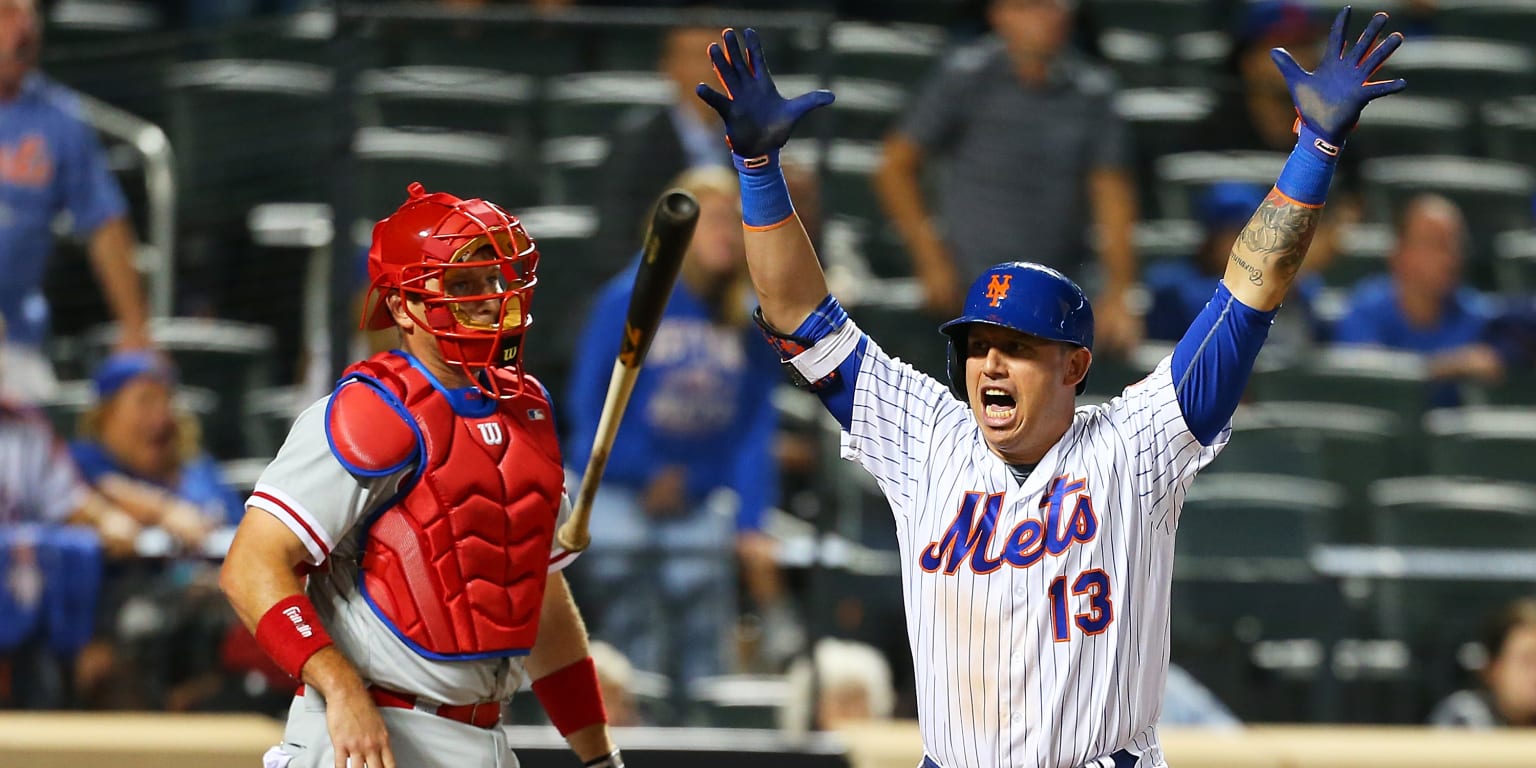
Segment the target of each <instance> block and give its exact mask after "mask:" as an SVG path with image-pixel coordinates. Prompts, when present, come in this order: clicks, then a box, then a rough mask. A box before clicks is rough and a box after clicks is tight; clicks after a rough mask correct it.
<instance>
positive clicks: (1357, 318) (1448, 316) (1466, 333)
mask: <svg viewBox="0 0 1536 768" xmlns="http://www.w3.org/2000/svg"><path fill="white" fill-rule="evenodd" d="M1489 317H1490V307H1489V304H1488V301H1487V300H1486V299H1484V298H1483V297H1482V296H1481V295H1479V294H1478V293H1477V291H1474V290H1472V289H1471V288H1465V287H1463V288H1457V289H1456V291H1455V292H1454V293H1452V294H1451V295H1450V296H1447V297H1446V299H1445V308H1444V309H1443V310H1442V311H1441V313H1440V320H1439V322H1437V323H1436V324H1435V325H1433V326H1431V327H1428V328H1419V327H1415V326H1413V325H1411V324H1409V322H1408V318H1406V317H1404V316H1403V310H1402V306H1401V305H1400V304H1399V303H1398V300H1397V285H1396V284H1395V283H1393V282H1392V278H1391V277H1389V276H1387V275H1377V276H1375V277H1368V278H1366V279H1364V280H1361V281H1360V282H1359V284H1357V285H1356V286H1355V290H1354V291H1353V292H1352V293H1351V294H1350V296H1349V310H1348V311H1347V312H1345V313H1344V317H1343V318H1342V319H1340V320H1339V322H1338V325H1336V326H1335V327H1334V335H1333V338H1334V341H1336V342H1338V343H1340V344H1372V345H1375V346H1381V347H1388V348H1391V349H1401V350H1406V351H1409V352H1424V353H1430V352H1443V351H1445V350H1448V349H1455V348H1456V347H1460V346H1463V345H1466V344H1471V343H1473V342H1476V341H1477V340H1478V339H1479V338H1480V337H1481V336H1482V333H1483V327H1484V326H1485V325H1487V323H1488V320H1489Z"/></svg>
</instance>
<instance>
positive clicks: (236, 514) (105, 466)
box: [69, 440, 245, 525]
mask: <svg viewBox="0 0 1536 768" xmlns="http://www.w3.org/2000/svg"><path fill="white" fill-rule="evenodd" d="M69 452H70V455H72V456H73V457H74V459H75V464H76V466H78V467H79V468H80V474H82V475H84V476H85V479H86V481H87V482H89V483H91V484H92V485H95V484H96V483H97V482H98V481H99V480H101V477H102V475H105V474H107V473H108V472H116V473H118V474H120V475H123V476H125V477H130V478H133V479H134V480H138V481H139V482H143V483H149V484H150V485H154V486H157V487H160V488H164V489H165V490H167V491H169V492H171V493H174V494H176V496H177V497H178V498H180V499H182V500H184V501H187V502H189V503H191V504H193V505H196V506H197V508H198V509H201V510H202V511H203V514H204V515H206V516H207V517H208V518H210V519H213V520H215V521H216V522H217V523H219V524H221V525H239V524H240V517H241V515H242V514H244V512H245V505H244V503H243V502H242V501H241V500H240V496H239V495H238V494H236V493H235V490H234V489H233V488H231V487H229V486H228V485H226V484H225V483H224V478H223V477H222V476H220V474H219V465H218V463H217V462H215V461H214V460H213V458H212V457H210V456H209V455H208V454H206V453H201V454H198V455H197V456H194V457H193V458H192V459H191V460H190V461H188V462H187V463H186V464H183V465H182V467H181V474H180V477H179V478H178V481H177V483H176V485H174V486H169V485H166V484H164V483H158V482H155V481H153V480H150V479H148V478H144V477H140V476H139V475H136V474H134V473H133V472H132V471H131V470H129V469H127V468H126V467H124V466H122V465H121V464H119V463H118V462H117V460H116V459H114V458H113V457H112V454H110V453H108V452H107V449H106V448H105V447H104V446H102V445H101V444H100V443H96V442H91V441H88V440H75V441H74V442H71V443H70V444H69Z"/></svg>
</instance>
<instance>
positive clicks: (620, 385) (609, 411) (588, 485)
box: [558, 189, 699, 552]
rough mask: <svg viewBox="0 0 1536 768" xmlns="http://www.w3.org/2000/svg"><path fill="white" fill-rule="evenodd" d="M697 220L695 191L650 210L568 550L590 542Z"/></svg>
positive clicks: (568, 530)
mask: <svg viewBox="0 0 1536 768" xmlns="http://www.w3.org/2000/svg"><path fill="white" fill-rule="evenodd" d="M698 222H699V201H698V200H695V199H694V197H693V195H691V194H688V193H687V192H685V191H683V190H681V189H673V190H669V191H668V192H666V193H664V194H663V195H662V196H661V199H660V200H658V201H656V211H655V213H653V214H652V215H651V224H650V226H649V227H648V228H647V229H646V233H645V246H644V248H643V249H642V250H641V253H640V269H639V271H637V272H636V273H635V290H634V292H633V293H631V294H630V296H629V313H628V314H627V315H626V316H625V318H624V338H623V340H622V341H621V343H620V345H619V357H618V359H617V360H615V361H614V365H613V377H612V378H610V379H609V380H608V396H607V397H606V398H604V400H603V415H602V416H601V417H600V418H599V419H598V422H597V436H596V437H595V438H593V440H592V456H591V457H590V458H588V459H587V471H586V472H583V473H582V475H581V491H580V492H578V493H577V494H576V506H575V509H573V510H572V511H571V517H570V519H569V520H567V521H566V522H565V524H564V525H562V526H560V531H559V536H558V539H559V541H560V546H561V547H564V548H565V549H566V550H567V551H570V552H580V551H582V550H584V549H586V548H587V545H588V544H590V543H591V542H592V536H591V534H590V532H589V531H588V525H589V524H590V523H591V521H592V500H593V499H594V498H596V497H597V484H598V481H600V480H602V477H603V468H604V467H606V466H608V454H609V452H610V451H612V450H613V440H614V437H615V436H617V435H618V433H619V422H621V421H622V420H623V419H624V408H625V407H626V406H628V405H629V395H630V393H631V392H633V391H634V389H635V379H636V378H638V377H639V376H640V366H641V365H642V364H644V363H645V353H646V352H647V351H648V350H649V349H650V348H651V341H652V340H653V339H655V338H656V328H657V326H659V325H661V314H662V312H664V311H666V309H667V299H669V298H671V296H672V285H673V283H676V282H677V272H678V270H679V269H680V268H682V266H683V254H685V253H687V252H688V244H689V243H690V242H692V241H693V227H694V225H695V224H697V223H698Z"/></svg>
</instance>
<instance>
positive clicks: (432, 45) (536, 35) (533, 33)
mask: <svg viewBox="0 0 1536 768" xmlns="http://www.w3.org/2000/svg"><path fill="white" fill-rule="evenodd" d="M378 34H379V37H380V38H381V44H384V45H391V46H393V47H395V48H396V50H397V51H398V59H399V61H400V62H401V63H403V64H421V65H427V66H448V67H483V68H486V69H498V70H501V71H502V72H514V73H520V74H529V75H537V76H544V77H547V76H556V75H558V76H561V77H565V76H568V75H570V73H572V72H579V71H581V70H582V69H583V63H584V58H585V44H586V40H584V39H583V34H584V33H583V32H582V30H580V29H577V28H573V27H564V28H561V27H553V26H543V25H524V26H520V27H518V28H516V31H515V32H514V31H513V30H512V29H511V28H509V27H506V26H481V25H471V24H459V25H440V24H433V25H422V24H409V23H403V22H401V23H391V24H383V25H380V29H379V30H378Z"/></svg>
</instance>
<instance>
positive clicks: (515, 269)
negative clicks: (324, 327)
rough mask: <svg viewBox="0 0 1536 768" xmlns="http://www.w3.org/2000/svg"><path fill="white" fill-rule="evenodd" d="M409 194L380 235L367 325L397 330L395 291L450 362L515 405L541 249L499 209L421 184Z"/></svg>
mask: <svg viewBox="0 0 1536 768" xmlns="http://www.w3.org/2000/svg"><path fill="white" fill-rule="evenodd" d="M407 192H408V193H409V194H410V197H409V199H407V200H406V201H405V203H404V204H403V205H401V206H400V208H399V210H397V211H395V212H394V213H392V214H390V215H389V216H388V217H387V218H385V219H383V220H382V221H380V222H379V223H378V224H376V225H374V227H373V244H372V245H371V246H370V247H369V249H368V277H369V280H370V284H369V287H368V297H367V300H366V301H365V302H364V303H363V322H362V325H363V327H364V328H367V329H369V330H382V329H385V328H389V327H391V326H393V325H394V324H395V321H394V318H393V317H392V316H391V315H390V313H389V307H388V306H387V304H386V303H385V299H386V298H387V297H388V296H389V295H390V294H391V293H395V294H397V295H399V296H400V298H401V300H402V302H404V307H405V311H406V312H407V313H409V314H410V315H411V319H412V320H414V321H415V323H416V325H417V326H418V327H419V328H421V329H423V330H425V331H426V332H428V333H430V334H432V335H433V336H434V337H436V339H437V345H438V348H439V349H441V350H442V352H443V358H444V360H446V361H447V362H448V363H449V364H452V365H457V366H459V367H460V368H462V369H463V370H464V373H465V375H467V376H469V378H470V380H471V381H473V382H475V385H476V386H478V387H480V389H481V390H483V391H485V392H486V393H487V394H489V395H490V396H492V397H498V398H510V397H516V396H517V395H518V394H519V393H521V392H522V383H523V376H522V373H523V366H522V340H523V334H524V332H526V331H527V330H528V327H529V326H531V325H533V315H532V314H531V313H530V311H529V308H530V304H531V303H532V299H533V287H534V285H536V284H537V283H538V278H537V277H536V274H537V270H538V266H539V250H538V247H537V246H535V245H534V242H533V239H532V238H530V237H528V233H527V232H525V231H524V230H523V225H522V224H520V223H518V220H517V217H515V216H513V215H512V214H509V213H507V212H506V211H505V210H503V209H502V208H501V207H500V206H498V205H496V204H495V203H490V202H487V201H485V200H480V199H473V200H460V199H459V198H457V197H454V196H453V195H450V194H448V193H446V192H433V193H431V194H428V193H427V191H426V189H425V188H424V187H422V186H421V184H420V183H419V182H413V183H412V184H411V185H410V187H409V188H408V189H407ZM375 294H377V296H375ZM411 302H418V303H419V306H417V307H413V306H412V304H411ZM498 368H499V369H510V370H511V372H512V374H513V376H512V377H511V378H512V379H513V381H515V382H516V384H515V386H513V387H511V388H509V387H508V386H507V380H506V378H504V377H502V376H498V375H496V372H495V371H493V370H489V369H498ZM482 374H484V375H482Z"/></svg>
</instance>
